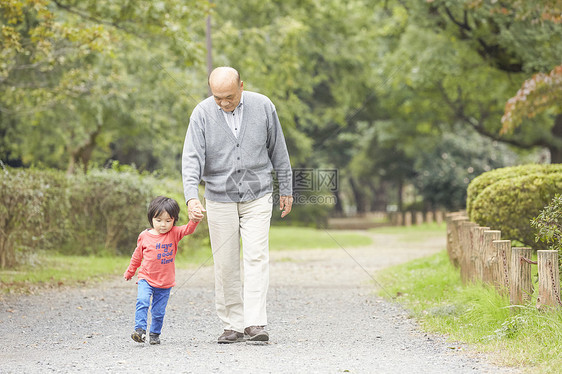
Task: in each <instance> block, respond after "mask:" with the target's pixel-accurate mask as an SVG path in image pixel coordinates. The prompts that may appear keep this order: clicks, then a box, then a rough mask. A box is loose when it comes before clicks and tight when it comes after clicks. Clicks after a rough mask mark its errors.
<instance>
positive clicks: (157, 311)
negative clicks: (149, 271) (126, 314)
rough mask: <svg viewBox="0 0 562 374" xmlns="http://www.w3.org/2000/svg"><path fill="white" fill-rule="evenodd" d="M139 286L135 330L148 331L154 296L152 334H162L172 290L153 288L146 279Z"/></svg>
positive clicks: (141, 280)
mask: <svg viewBox="0 0 562 374" xmlns="http://www.w3.org/2000/svg"><path fill="white" fill-rule="evenodd" d="M138 285H139V288H138V294H137V308H136V312H135V330H136V329H143V330H146V319H147V317H148V306H149V305H150V297H151V296H152V310H151V314H152V323H151V324H150V332H151V333H154V334H160V332H161V331H162V324H163V323H164V315H165V314H166V305H168V299H169V298H170V291H171V289H172V288H156V287H152V286H151V285H150V284H148V282H147V281H146V280H144V279H139V282H138Z"/></svg>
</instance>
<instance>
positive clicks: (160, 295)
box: [123, 196, 199, 344]
mask: <svg viewBox="0 0 562 374" xmlns="http://www.w3.org/2000/svg"><path fill="white" fill-rule="evenodd" d="M179 213H180V207H179V205H178V203H177V202H176V201H175V200H174V199H170V198H168V197H164V196H158V197H157V198H155V199H154V200H153V201H152V202H151V203H150V205H149V207H148V222H149V223H150V226H151V227H152V228H151V229H146V230H144V231H143V232H141V233H140V235H139V238H138V240H137V247H136V248H135V252H134V253H133V256H132V257H131V263H130V264H129V267H128V268H127V270H126V271H125V274H123V277H124V278H125V279H126V280H130V279H131V278H132V277H133V276H134V275H135V272H136V270H137V268H139V266H140V270H139V275H138V282H137V284H138V295H137V305H136V312H135V331H134V332H133V334H132V335H131V338H133V340H134V341H136V342H138V343H144V341H145V337H146V321H147V316H148V307H149V305H150V297H151V296H152V312H151V313H152V323H151V325H150V335H149V336H150V344H160V332H161V330H162V323H163V321H164V314H165V313H166V305H167V304H168V299H169V297H170V290H171V288H172V287H173V286H175V284H176V266H175V263H174V259H175V257H176V253H177V250H178V242H179V241H180V240H181V239H182V238H183V237H184V236H186V235H189V234H191V233H193V231H195V228H196V227H197V225H198V224H199V222H195V221H190V222H188V224H187V225H184V226H175V225H174V224H175V223H176V222H177V221H178V217H179Z"/></svg>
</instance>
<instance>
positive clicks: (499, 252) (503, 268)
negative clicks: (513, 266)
mask: <svg viewBox="0 0 562 374" xmlns="http://www.w3.org/2000/svg"><path fill="white" fill-rule="evenodd" d="M493 246H494V253H495V255H496V258H497V259H498V260H497V262H496V266H495V269H494V285H495V287H496V289H497V290H498V292H499V293H501V294H507V293H509V265H510V263H511V240H494V241H493Z"/></svg>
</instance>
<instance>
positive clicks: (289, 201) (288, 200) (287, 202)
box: [279, 196, 293, 218]
mask: <svg viewBox="0 0 562 374" xmlns="http://www.w3.org/2000/svg"><path fill="white" fill-rule="evenodd" d="M292 206H293V197H292V196H280V197H279V210H282V212H281V218H284V217H285V216H286V215H287V214H289V213H291V208H292Z"/></svg>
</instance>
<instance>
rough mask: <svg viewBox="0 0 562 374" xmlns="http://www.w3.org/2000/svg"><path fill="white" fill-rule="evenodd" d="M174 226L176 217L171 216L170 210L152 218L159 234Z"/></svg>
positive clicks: (153, 225)
mask: <svg viewBox="0 0 562 374" xmlns="http://www.w3.org/2000/svg"><path fill="white" fill-rule="evenodd" d="M173 226H174V219H173V218H172V217H170V215H169V214H168V212H166V211H164V212H162V213H160V215H159V216H156V217H154V218H152V227H154V230H156V231H157V232H158V233H159V234H165V233H167V232H168V231H170V230H171V229H172V227H173Z"/></svg>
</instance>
